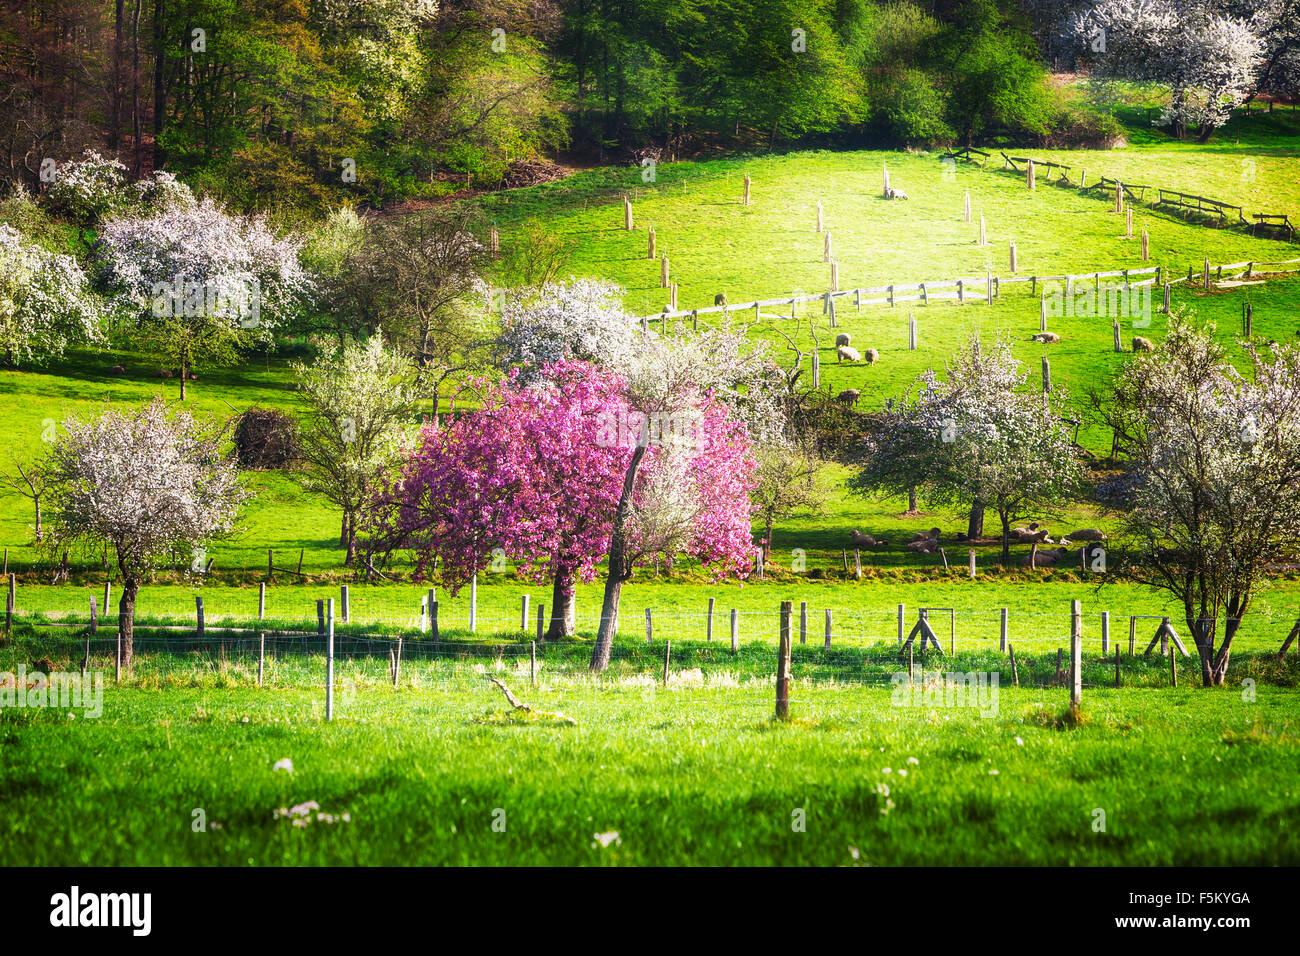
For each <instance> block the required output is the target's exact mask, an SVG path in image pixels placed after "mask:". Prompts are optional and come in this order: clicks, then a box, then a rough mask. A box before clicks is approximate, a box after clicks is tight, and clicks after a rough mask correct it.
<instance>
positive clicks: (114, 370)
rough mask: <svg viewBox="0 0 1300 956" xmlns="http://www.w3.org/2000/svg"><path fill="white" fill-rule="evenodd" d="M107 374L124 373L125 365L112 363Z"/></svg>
mask: <svg viewBox="0 0 1300 956" xmlns="http://www.w3.org/2000/svg"><path fill="white" fill-rule="evenodd" d="M108 374H109V375H125V374H126V366H125V365H114V366H113V367H112V368H110V369H109V370H108Z"/></svg>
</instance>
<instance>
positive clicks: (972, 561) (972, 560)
mask: <svg viewBox="0 0 1300 956" xmlns="http://www.w3.org/2000/svg"><path fill="white" fill-rule="evenodd" d="M970 576H971V577H972V578H973V577H975V549H974V548H972V549H971V552H970Z"/></svg>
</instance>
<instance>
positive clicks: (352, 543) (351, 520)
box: [343, 512, 357, 565]
mask: <svg viewBox="0 0 1300 956" xmlns="http://www.w3.org/2000/svg"><path fill="white" fill-rule="evenodd" d="M343 523H344V525H345V527H346V532H345V539H344V544H346V545H347V549H348V553H347V556H346V557H345V558H344V559H343V563H344V564H347V565H351V564H352V562H353V560H354V559H355V558H356V556H357V519H356V516H355V515H353V514H352V512H346V513H345V514H344V516H343Z"/></svg>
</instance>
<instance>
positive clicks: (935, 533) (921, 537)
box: [912, 528, 939, 541]
mask: <svg viewBox="0 0 1300 956" xmlns="http://www.w3.org/2000/svg"><path fill="white" fill-rule="evenodd" d="M912 540H913V541H938V540H939V529H938V528H931V529H930V530H929V531H918V532H916V534H914V535H912Z"/></svg>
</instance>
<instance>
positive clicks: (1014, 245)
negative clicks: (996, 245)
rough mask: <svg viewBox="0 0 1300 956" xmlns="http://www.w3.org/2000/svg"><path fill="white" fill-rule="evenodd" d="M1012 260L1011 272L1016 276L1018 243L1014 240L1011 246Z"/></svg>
mask: <svg viewBox="0 0 1300 956" xmlns="http://www.w3.org/2000/svg"><path fill="white" fill-rule="evenodd" d="M1010 259H1011V272H1012V273H1013V274H1014V273H1015V271H1016V241H1015V240H1014V239H1012V240H1011V244H1010Z"/></svg>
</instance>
